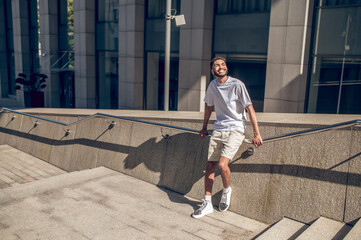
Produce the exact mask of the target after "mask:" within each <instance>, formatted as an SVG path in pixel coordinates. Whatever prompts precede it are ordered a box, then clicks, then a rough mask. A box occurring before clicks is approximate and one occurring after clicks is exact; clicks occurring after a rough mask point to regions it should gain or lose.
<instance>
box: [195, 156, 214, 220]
mask: <svg viewBox="0 0 361 240" xmlns="http://www.w3.org/2000/svg"><path fill="white" fill-rule="evenodd" d="M216 167H217V162H216V161H208V162H207V166H206V174H205V175H204V188H205V196H204V200H203V203H202V205H201V207H200V208H199V209H197V210H195V211H194V213H193V214H192V217H194V218H201V217H203V216H205V215H207V214H209V213H212V212H213V205H212V198H211V196H212V187H213V182H214V171H215V169H216Z"/></svg>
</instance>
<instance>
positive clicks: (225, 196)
mask: <svg viewBox="0 0 361 240" xmlns="http://www.w3.org/2000/svg"><path fill="white" fill-rule="evenodd" d="M221 202H222V203H226V202H227V193H223V194H222V197H221Z"/></svg>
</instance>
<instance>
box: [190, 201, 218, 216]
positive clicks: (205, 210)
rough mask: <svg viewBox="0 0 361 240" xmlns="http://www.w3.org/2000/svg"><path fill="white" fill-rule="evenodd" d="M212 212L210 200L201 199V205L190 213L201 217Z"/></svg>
mask: <svg viewBox="0 0 361 240" xmlns="http://www.w3.org/2000/svg"><path fill="white" fill-rule="evenodd" d="M212 212H213V206H212V202H209V201H206V200H204V199H203V203H202V205H201V207H200V208H199V209H197V210H195V211H194V213H192V217H194V218H201V217H204V216H205V215H207V214H209V213H212Z"/></svg>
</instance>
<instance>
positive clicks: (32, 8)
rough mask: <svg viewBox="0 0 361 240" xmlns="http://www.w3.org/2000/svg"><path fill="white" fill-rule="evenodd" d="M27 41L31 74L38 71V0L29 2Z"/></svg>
mask: <svg viewBox="0 0 361 240" xmlns="http://www.w3.org/2000/svg"><path fill="white" fill-rule="evenodd" d="M28 3H29V22H30V24H29V25H30V31H29V34H30V36H29V40H30V53H31V72H38V70H39V67H40V66H39V30H40V28H39V12H38V0H30V1H29V2H28Z"/></svg>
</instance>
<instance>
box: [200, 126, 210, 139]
mask: <svg viewBox="0 0 361 240" xmlns="http://www.w3.org/2000/svg"><path fill="white" fill-rule="evenodd" d="M207 135H208V131H207V128H202V130H200V131H199V136H200V137H201V138H206V136H207Z"/></svg>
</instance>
